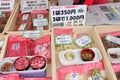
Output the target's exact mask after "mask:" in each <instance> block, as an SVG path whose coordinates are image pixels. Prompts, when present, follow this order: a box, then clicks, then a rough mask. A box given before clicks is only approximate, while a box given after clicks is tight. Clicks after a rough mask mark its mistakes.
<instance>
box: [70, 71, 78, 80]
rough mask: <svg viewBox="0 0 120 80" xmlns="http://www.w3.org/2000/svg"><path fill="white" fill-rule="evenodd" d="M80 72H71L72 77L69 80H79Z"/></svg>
mask: <svg viewBox="0 0 120 80" xmlns="http://www.w3.org/2000/svg"><path fill="white" fill-rule="evenodd" d="M79 77H80V76H78V73H71V74H70V79H69V80H79Z"/></svg>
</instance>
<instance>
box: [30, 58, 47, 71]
mask: <svg viewBox="0 0 120 80" xmlns="http://www.w3.org/2000/svg"><path fill="white" fill-rule="evenodd" d="M45 65H46V59H45V58H44V57H43V56H35V57H33V58H32V59H31V61H30V66H31V67H32V68H33V69H35V70H36V69H43V68H44V67H45Z"/></svg>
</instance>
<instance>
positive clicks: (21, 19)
mask: <svg viewBox="0 0 120 80" xmlns="http://www.w3.org/2000/svg"><path fill="white" fill-rule="evenodd" d="M28 22H31V14H30V13H20V14H18V16H17V21H16V24H17V25H19V24H22V23H28Z"/></svg>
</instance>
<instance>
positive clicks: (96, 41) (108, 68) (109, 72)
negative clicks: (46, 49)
mask: <svg viewBox="0 0 120 80" xmlns="http://www.w3.org/2000/svg"><path fill="white" fill-rule="evenodd" d="M59 28H60V27H59ZM63 28H71V27H62V29H63ZM72 29H73V31H74V33H75V34H79V33H83V34H87V35H88V36H89V37H91V38H92V39H93V43H92V47H96V48H98V49H99V50H100V52H101V53H102V57H103V58H102V62H103V63H104V66H105V72H106V76H107V79H108V80H117V79H116V77H115V75H114V71H113V69H112V65H111V63H110V61H109V59H108V57H107V54H106V52H105V50H104V48H103V46H102V43H101V40H100V38H99V36H98V33H97V32H96V31H95V29H94V27H92V26H85V27H72ZM53 31H54V28H53ZM52 35H53V36H52V39H53V40H52V58H53V61H52V64H53V67H52V71H53V74H52V75H53V80H57V79H56V71H57V69H59V68H60V67H62V66H63V65H62V64H61V63H60V61H59V59H58V52H56V51H55V43H54V33H53V32H52ZM74 48H76V49H78V47H76V46H74Z"/></svg>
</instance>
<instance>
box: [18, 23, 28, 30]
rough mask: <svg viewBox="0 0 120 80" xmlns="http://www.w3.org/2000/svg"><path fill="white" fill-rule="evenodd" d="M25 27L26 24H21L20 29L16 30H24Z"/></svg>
mask: <svg viewBox="0 0 120 80" xmlns="http://www.w3.org/2000/svg"><path fill="white" fill-rule="evenodd" d="M26 25H27V23H24V24H21V25H20V27H19V28H18V30H24V29H25V26H26Z"/></svg>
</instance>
